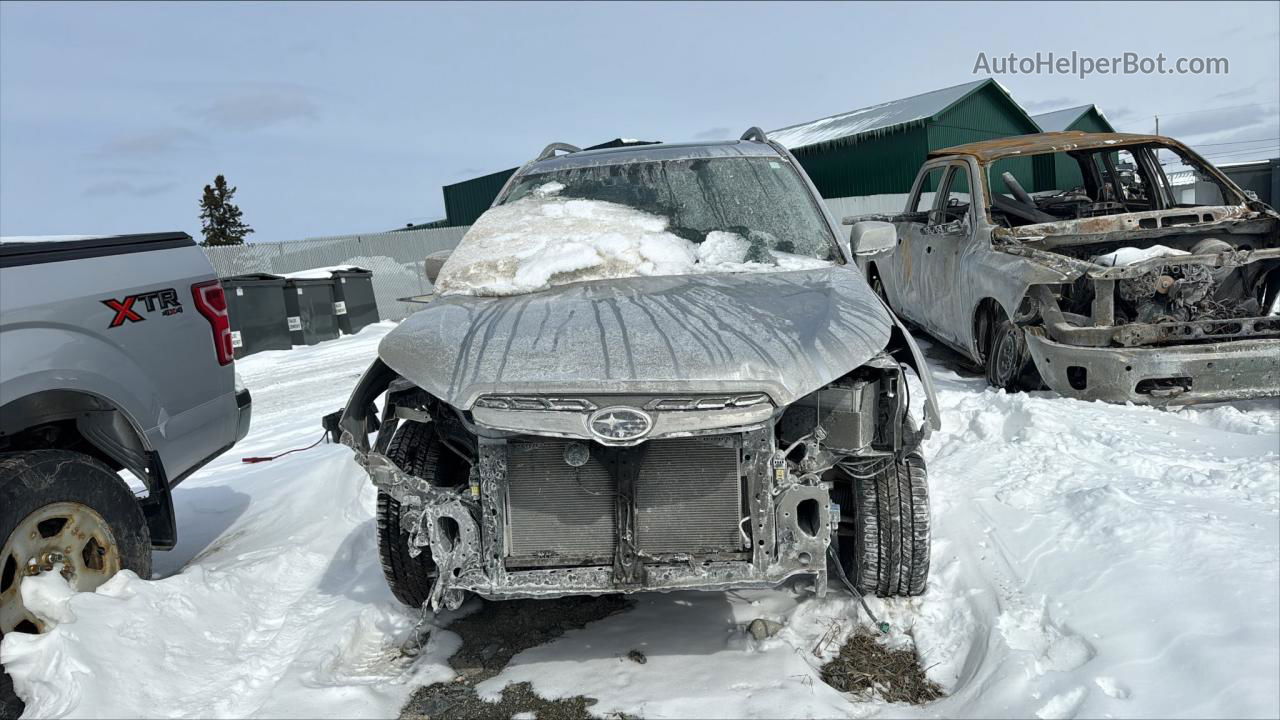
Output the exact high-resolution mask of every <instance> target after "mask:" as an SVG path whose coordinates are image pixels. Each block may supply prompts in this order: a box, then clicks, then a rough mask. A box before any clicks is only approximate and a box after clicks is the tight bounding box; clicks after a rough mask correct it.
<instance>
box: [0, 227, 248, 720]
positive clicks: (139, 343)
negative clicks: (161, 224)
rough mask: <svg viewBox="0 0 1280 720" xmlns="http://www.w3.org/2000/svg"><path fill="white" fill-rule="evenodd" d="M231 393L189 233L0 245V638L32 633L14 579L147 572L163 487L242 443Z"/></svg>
mask: <svg viewBox="0 0 1280 720" xmlns="http://www.w3.org/2000/svg"><path fill="white" fill-rule="evenodd" d="M237 386H238V383H237V382H236V379H235V366H234V364H233V358H232V348H231V330H230V326H229V323H228V317H227V305H226V300H225V298H224V297H223V294H222V287H221V286H220V285H219V283H218V280H217V278H216V277H215V275H214V271H213V268H212V267H211V266H210V264H209V260H208V259H207V258H206V257H205V255H204V253H203V252H201V251H200V249H199V248H198V247H196V245H195V243H194V242H193V241H192V239H191V237H190V236H188V235H186V234H185V233H155V234H148V235H124V236H115V237H69V238H68V237H61V238H45V237H37V238H3V239H0V637H2V636H3V635H4V634H5V633H10V632H33V633H34V632H40V631H41V630H42V625H41V620H40V619H39V618H37V617H35V616H33V615H32V614H30V613H29V612H27V610H26V609H25V608H24V607H23V603H22V594H21V591H20V590H21V585H22V581H23V578H25V577H28V576H31V575H35V574H39V573H42V572H50V571H53V570H54V569H55V568H59V569H60V572H61V573H62V574H63V575H64V576H65V577H66V578H67V580H68V581H69V582H70V583H71V585H72V586H73V587H75V588H76V589H77V590H81V591H84V590H92V589H93V588H96V587H97V586H98V585H101V584H102V583H103V582H105V581H106V580H107V579H108V578H110V577H111V575H113V574H114V573H115V572H117V571H119V570H122V569H128V570H132V571H134V572H136V573H137V574H138V575H141V576H142V577H148V576H149V575H150V572H151V551H152V549H153V548H158V549H169V548H172V547H173V546H174V544H175V542H176V541H177V532H176V526H175V519H174V510H173V503H172V500H171V497H170V491H171V490H172V488H173V486H174V485H176V484H178V483H179V482H181V481H182V480H183V479H184V478H186V477H187V476H188V475H190V474H191V473H193V472H195V471H196V470H197V469H199V468H200V467H201V466H202V465H204V464H205V463H207V462H209V461H210V460H212V459H213V458H215V457H217V456H218V455H220V454H221V453H223V452H226V451H227V450H228V449H229V448H231V446H232V445H234V444H235V443H236V442H237V441H239V440H240V439H241V438H243V437H244V435H245V433H246V432H248V429H249V414H250V398H249V392H248V390H245V389H242V388H239V387H237ZM122 470H127V471H129V473H131V474H132V475H133V476H135V477H136V478H137V480H138V482H137V483H134V484H133V487H132V488H131V487H130V484H129V483H127V482H126V481H125V479H123V477H122V476H121V474H120V471H122ZM3 695H4V691H3V690H0V696H3ZM2 699H3V698H2V697H0V700H2Z"/></svg>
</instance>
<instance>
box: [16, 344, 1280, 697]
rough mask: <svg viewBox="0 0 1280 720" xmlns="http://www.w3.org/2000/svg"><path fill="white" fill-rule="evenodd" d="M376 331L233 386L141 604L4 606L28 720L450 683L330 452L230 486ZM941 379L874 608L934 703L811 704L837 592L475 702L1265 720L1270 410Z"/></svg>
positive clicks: (1270, 631)
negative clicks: (917, 495)
mask: <svg viewBox="0 0 1280 720" xmlns="http://www.w3.org/2000/svg"><path fill="white" fill-rule="evenodd" d="M389 327H390V325H389V324H382V325H378V326H374V327H371V328H368V329H366V330H365V331H364V332H362V333H360V334H359V335H357V336H355V337H353V338H344V339H342V340H337V341H333V342H329V343H324V344H322V345H319V346H316V347H312V348H300V349H297V350H293V351H289V352H271V353H263V354H260V355H256V356H253V357H251V358H248V359H246V360H243V361H241V362H239V363H237V367H238V369H239V372H240V374H241V375H242V376H243V378H244V381H245V383H246V384H247V385H248V386H249V387H250V388H251V389H252V391H253V393H254V421H253V429H252V431H251V433H250V435H249V437H247V438H246V439H245V441H244V442H242V443H241V444H240V445H239V446H237V447H236V448H235V449H234V450H233V451H232V452H231V453H229V454H228V455H227V456H225V457H223V458H221V459H219V460H218V461H216V462H215V463H213V464H211V465H210V466H209V467H208V468H206V469H205V470H203V471H202V472H200V473H199V474H197V475H196V476H194V477H192V478H191V479H189V480H188V481H187V482H186V483H184V484H183V485H182V486H181V487H180V488H179V489H178V490H177V492H176V494H175V500H176V502H177V504H178V511H179V522H180V536H181V538H182V541H181V543H180V544H179V546H178V548H177V549H176V550H174V551H173V552H170V553H160V554H158V557H157V562H156V569H157V574H158V579H155V580H151V581H143V580H140V579H138V578H136V577H133V576H131V575H128V574H124V575H121V576H119V577H117V578H116V579H115V580H113V581H112V582H110V583H108V584H107V585H105V586H103V587H102V588H101V589H100V590H99V591H98V592H97V593H94V594H81V595H76V596H73V597H70V598H67V597H63V596H61V595H60V594H59V593H58V587H57V585H56V583H55V582H52V581H49V582H44V583H24V589H25V588H26V587H27V586H28V585H30V586H31V588H32V591H33V592H32V593H31V597H30V600H33V601H34V602H35V603H36V604H38V605H40V606H41V607H42V608H43V609H44V611H45V613H46V614H48V615H51V616H58V617H60V618H61V620H60V621H59V623H58V625H57V627H55V628H54V629H53V630H52V631H51V632H49V633H47V634H45V635H42V636H26V635H19V634H11V635H9V636H7V637H6V638H5V639H4V642H3V646H2V647H0V657H2V658H3V661H4V662H5V665H6V667H7V668H8V670H9V672H10V673H11V674H12V675H13V676H14V680H15V684H16V687H17V689H18V692H19V693H20V694H21V695H22V696H23V697H24V698H25V699H26V701H27V703H28V709H27V717H123V716H161V715H163V716H175V717H221V716H264V717H283V716H297V717H339V716H341V717H360V716H368V717H388V716H395V715H396V714H397V712H398V711H399V708H400V706H401V704H402V703H403V702H404V701H405V700H406V699H407V697H408V696H409V694H410V693H411V692H412V691H413V689H414V688H415V687H417V686H419V685H421V684H425V683H430V682H434V681H438V680H447V679H449V678H451V677H452V674H453V673H452V671H451V670H450V669H449V667H448V665H447V664H446V660H447V658H448V655H449V654H450V653H451V652H453V651H454V649H455V648H456V647H458V645H459V640H458V638H457V636H455V635H453V634H452V633H449V632H447V631H443V632H441V631H436V632H433V633H432V634H431V640H430V641H429V642H428V644H427V647H426V648H425V650H424V652H423V653H421V655H419V656H418V658H417V660H416V661H411V660H410V659H408V658H406V657H404V656H403V655H402V653H401V652H400V649H399V648H400V647H401V645H402V644H404V643H405V642H406V641H407V640H409V638H410V637H411V636H412V635H413V626H414V624H415V622H416V620H417V615H416V613H415V612H414V611H410V610H408V609H405V608H402V607H400V606H398V605H397V604H396V603H395V601H394V600H393V599H392V597H391V595H390V593H389V592H388V591H387V589H386V587H385V585H384V583H383V580H382V576H381V570H380V568H379V565H378V560H377V555H376V549H375V545H374V533H373V503H374V495H373V493H372V491H371V489H370V487H369V485H368V483H367V481H366V480H365V478H364V477H363V475H362V474H361V472H360V471H359V469H358V468H357V467H356V465H355V464H354V462H353V461H352V459H351V453H350V452H349V451H348V450H346V449H345V448H343V447H338V446H333V445H321V446H319V447H317V448H315V449H313V450H309V451H306V452H304V453H295V454H293V455H289V456H287V457H284V458H281V459H279V460H276V461H274V462H270V463H263V464H257V465H245V464H242V463H240V458H241V457H244V456H251V455H270V454H274V453H277V452H280V451H282V450H285V449H288V448H293V447H298V446H303V445H307V444H310V443H311V442H313V441H314V440H315V439H316V438H317V437H318V436H319V435H320V431H319V420H318V419H319V417H320V415H322V414H323V413H326V412H329V411H331V410H334V409H336V408H337V407H339V406H340V405H341V404H342V402H343V401H344V399H345V397H346V395H347V393H348V392H349V391H350V389H351V387H352V386H353V385H354V383H355V382H356V379H357V377H358V376H359V374H360V373H361V372H362V371H363V370H364V368H365V367H366V366H367V364H368V363H369V361H370V360H371V358H372V357H373V354H374V352H375V348H376V345H377V342H378V341H379V340H380V339H381V337H382V336H383V335H384V334H385V333H386V332H387V330H388V329H389ZM939 357H940V358H943V360H944V362H942V363H940V364H939V365H937V366H936V367H935V378H936V381H937V384H938V386H939V392H940V396H941V398H940V399H941V403H942V409H943V423H944V427H943V430H942V432H940V433H937V434H935V435H934V436H933V437H932V438H931V439H930V440H929V441H928V443H927V445H926V452H927V460H928V462H929V465H930V480H931V485H932V491H933V517H934V527H935V534H934V545H933V558H934V560H933V563H934V565H933V573H932V577H931V580H930V588H929V593H928V594H927V595H926V596H925V597H923V598H920V599H914V600H904V601H893V602H880V601H876V600H872V601H871V604H872V607H873V609H874V610H876V611H877V613H878V614H881V615H882V619H886V620H888V621H889V622H890V623H891V624H892V626H893V630H892V633H891V635H892V638H891V640H890V641H891V642H893V643H898V644H906V643H910V642H912V641H914V642H915V643H916V644H917V646H918V648H919V651H920V653H921V655H922V657H923V662H924V665H925V666H926V667H928V674H929V676H930V677H931V678H933V679H935V680H937V681H938V682H940V683H941V684H942V685H943V686H944V687H945V688H946V690H947V692H948V694H949V695H948V697H946V698H945V699H943V700H940V701H938V702H937V703H935V704H933V705H930V706H926V707H923V708H913V707H907V706H889V705H885V704H884V703H879V702H874V701H870V702H869V701H865V700H856V699H851V698H849V697H846V696H843V695H841V694H840V693H838V692H836V691H835V690H833V689H831V688H830V687H828V686H826V685H825V684H824V683H823V682H822V681H821V680H820V679H819V677H818V672H817V668H818V667H819V665H820V664H821V662H822V660H821V659H820V658H819V657H817V656H815V654H814V652H813V649H814V647H815V646H817V645H819V644H820V641H821V640H822V639H823V636H824V635H826V634H827V633H828V631H829V630H830V629H831V628H833V627H834V628H837V629H838V631H839V632H842V633H847V632H848V631H849V630H850V629H851V627H852V624H853V622H854V618H855V617H857V616H856V615H855V605H854V603H853V602H851V601H850V599H849V598H848V597H846V596H845V595H843V594H842V593H837V592H833V593H832V594H830V595H828V597H827V598H826V599H823V600H818V599H814V598H807V599H806V598H799V597H795V596H792V595H791V594H789V593H786V592H753V593H728V594H725V593H677V594H670V595H661V594H652V595H641V596H639V597H638V598H637V603H636V606H635V607H634V608H632V609H631V610H628V611H626V612H623V613H621V614H618V615H614V616H611V617H608V618H606V619H604V620H601V621H598V622H595V623H593V624H591V625H589V626H587V627H586V628H584V629H582V630H573V631H570V632H568V633H567V634H566V635H564V636H563V637H561V638H559V639H557V640H554V641H552V642H551V643H550V644H547V645H543V646H540V647H537V648H534V649H532V650H528V651H525V652H524V653H522V654H520V655H517V656H516V657H515V658H514V660H513V661H512V663H511V665H510V666H509V667H508V668H507V669H506V670H505V671H504V672H502V673H501V674H500V675H498V676H497V677H496V678H494V679H492V680H488V681H486V682H485V683H483V684H482V685H481V686H480V691H481V693H482V694H488V695H493V694H496V693H497V691H498V690H499V689H500V688H501V687H502V686H504V685H506V684H507V683H511V682H520V681H529V682H531V683H532V684H533V688H534V689H535V690H536V691H537V692H539V693H540V694H543V695H545V696H563V695H577V694H583V695H587V696H590V697H594V698H598V699H599V704H597V705H596V706H595V707H594V708H593V710H594V711H595V712H597V713H602V714H603V713H609V712H613V711H620V712H626V713H631V714H636V715H641V716H644V717H696V716H704V717H731V716H744V717H746V716H753V717H865V716H869V715H880V716H886V717H924V716H939V715H942V716H983V717H1027V716H1039V717H1044V718H1050V717H1073V716H1079V717H1103V716H1114V717H1132V716H1160V717H1172V716H1236V717H1243V716H1271V717H1275V716H1277V715H1280V688H1278V686H1277V678H1278V677H1280V405H1278V404H1277V402H1275V401H1260V402H1252V403H1237V404H1230V405H1221V406H1216V407H1212V408H1199V409H1184V410H1179V411H1176V412H1168V411H1162V410H1153V409H1148V408H1139V407H1118V406H1110V405H1104V404H1100V403H1083V402H1078V401H1074V400H1066V399H1061V398H1056V397H1053V396H1050V395H1048V394H1039V393H1035V394H1030V395H1006V394H1004V393H1003V392H995V391H992V390H991V389H989V388H987V387H986V385H985V383H984V382H983V381H982V380H981V379H980V378H976V377H973V376H971V375H968V374H964V373H960V372H957V371H956V370H954V369H950V368H949V367H948V366H947V364H946V363H945V356H943V355H941V354H939ZM917 397H918V393H917ZM464 610H465V608H464ZM757 617H766V618H770V619H773V620H777V621H780V622H783V623H785V627H784V629H783V630H782V631H781V632H780V633H779V634H778V635H777V636H775V637H772V638H769V639H766V640H763V641H759V642H757V641H756V640H754V639H752V638H751V637H750V636H748V635H747V634H746V633H744V632H743V630H742V626H743V625H744V624H746V623H747V622H749V621H750V620H752V619H755V618H757ZM863 619H864V620H865V618H863ZM447 620H448V618H446V617H439V618H432V619H431V622H432V623H433V624H445V623H447ZM838 639H839V638H837V642H831V643H828V644H827V646H826V648H827V649H826V651H825V654H828V655H829V654H830V652H832V651H834V650H835V647H836V646H837V645H838ZM631 650H640V651H642V652H643V653H644V654H645V655H646V657H647V662H646V663H645V664H637V663H634V662H631V661H629V660H626V659H625V657H626V655H627V653H628V652H629V651H631Z"/></svg>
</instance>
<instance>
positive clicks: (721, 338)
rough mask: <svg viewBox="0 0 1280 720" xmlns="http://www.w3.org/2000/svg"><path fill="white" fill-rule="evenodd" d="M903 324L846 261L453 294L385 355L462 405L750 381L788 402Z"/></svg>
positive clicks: (729, 386) (416, 318)
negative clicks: (521, 291)
mask: <svg viewBox="0 0 1280 720" xmlns="http://www.w3.org/2000/svg"><path fill="white" fill-rule="evenodd" d="M891 323H892V320H891V319H890V317H889V315H888V313H887V312H886V311H885V309H884V306H883V305H882V304H881V303H880V301H879V300H878V299H877V298H876V296H875V294H874V293H872V292H871V290H870V288H868V287H867V284H866V282H865V281H864V280H863V279H862V276H861V275H860V274H859V273H858V272H857V271H855V270H853V269H851V268H847V267H843V266H828V267H823V268H820V269H817V270H802V271H794V272H771V273H744V274H715V275H689V276H682V277H632V278H623V279H618V280H612V281H607V282H587V283H575V284H573V285H566V286H563V287H556V288H552V289H550V290H547V291H546V292H540V293H532V294H527V295H520V296H518V297H482V298H477V297H469V296H466V295H459V294H455V295H450V296H445V297H443V298H441V299H439V300H436V301H435V302H432V303H431V304H429V305H428V306H427V307H426V308H424V309H422V310H420V311H418V312H416V313H414V314H413V315H411V316H410V317H409V318H408V319H406V320H405V321H404V322H403V323H401V325H400V327H398V328H396V329H395V330H393V331H392V332H391V333H390V334H388V335H387V337H386V338H385V339H384V340H383V341H382V344H381V345H380V346H379V348H378V354H379V355H380V356H381V357H382V359H383V361H384V362H386V364H387V365H389V366H390V367H391V368H392V369H393V370H395V371H396V372H398V373H400V374H401V375H402V376H404V377H405V378H407V379H408V380H410V381H412V382H413V383H415V384H417V385H418V386H419V387H421V388H422V389H423V390H426V391H427V392H429V393H431V394H432V395H434V396H435V397H438V398H440V399H442V400H444V401H445V402H447V403H449V404H450V405H453V406H454V407H458V408H463V409H466V408H469V407H470V406H471V404H472V403H473V402H474V401H475V399H476V398H477V397H479V396H480V395H483V394H486V393H497V392H509V393H546V392H575V393H635V394H650V393H658V392H685V393H698V392H730V391H739V390H740V391H743V392H767V393H769V395H770V396H771V397H772V398H773V399H774V402H775V403H777V404H779V405H786V404H789V403H791V402H794V401H795V400H797V399H798V398H800V397H802V396H804V395H807V394H808V393H810V392H812V391H814V390H816V389H818V388H819V387H821V386H823V385H825V384H827V383H829V382H831V381H832V380H835V379H836V378H838V377H840V376H841V375H844V374H845V373H847V372H849V371H850V370H853V369H854V368H856V367H858V366H859V365H862V364H863V363H865V362H866V361H867V360H869V359H870V358H871V357H872V356H873V355H875V354H876V353H878V352H880V350H882V349H883V348H884V347H885V344H886V343H887V342H888V340H889V332H890V328H891Z"/></svg>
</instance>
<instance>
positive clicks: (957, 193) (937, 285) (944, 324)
mask: <svg viewBox="0 0 1280 720" xmlns="http://www.w3.org/2000/svg"><path fill="white" fill-rule="evenodd" d="M971 187H972V185H971V183H970V177H969V168H968V165H966V164H965V163H964V162H963V161H953V162H951V163H949V164H948V165H947V166H946V175H945V177H944V179H943V181H942V185H941V186H940V189H939V191H938V193H937V197H936V198H935V201H934V205H933V209H932V210H931V211H930V213H929V217H928V221H927V222H926V223H925V225H924V226H923V227H922V228H921V229H920V244H921V246H922V247H923V255H922V257H921V260H920V267H919V271H918V272H917V273H916V275H917V278H918V291H917V292H918V293H919V296H920V302H921V304H922V306H923V307H926V308H928V313H927V320H926V325H925V326H926V327H927V328H928V329H929V330H930V332H931V333H933V334H934V335H936V336H938V337H939V338H941V339H943V340H946V341H948V342H951V343H955V344H959V343H961V341H962V338H963V337H964V336H965V334H966V333H965V330H966V325H965V323H967V322H968V320H967V314H968V307H969V303H968V302H967V301H966V298H964V297H962V296H963V295H964V291H963V288H964V287H967V285H966V284H965V283H963V282H962V281H961V278H960V273H961V272H962V271H963V267H964V266H965V263H964V262H963V261H962V258H963V256H964V255H965V254H966V253H967V252H968V251H969V250H970V249H971V247H972V243H973V232H974V225H975V223H974V218H973V212H974V210H973V202H972V197H971V194H970V188H971Z"/></svg>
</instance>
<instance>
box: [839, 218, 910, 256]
mask: <svg viewBox="0 0 1280 720" xmlns="http://www.w3.org/2000/svg"><path fill="white" fill-rule="evenodd" d="M897 245H898V229H897V228H895V227H894V226H893V223H887V222H882V221H880V220H863V221H862V222H857V223H854V224H853V230H852V231H850V233H849V248H850V250H852V251H853V254H854V255H875V254H876V253H882V252H886V251H888V250H892V249H894V248H895V247H897Z"/></svg>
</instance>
